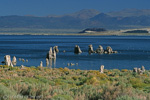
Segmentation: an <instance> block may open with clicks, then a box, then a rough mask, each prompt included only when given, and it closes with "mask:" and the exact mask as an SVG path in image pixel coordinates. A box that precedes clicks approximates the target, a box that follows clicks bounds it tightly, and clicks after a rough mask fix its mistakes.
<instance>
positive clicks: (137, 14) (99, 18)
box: [0, 9, 150, 29]
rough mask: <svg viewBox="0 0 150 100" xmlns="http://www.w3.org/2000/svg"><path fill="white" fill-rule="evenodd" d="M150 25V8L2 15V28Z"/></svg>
mask: <svg viewBox="0 0 150 100" xmlns="http://www.w3.org/2000/svg"><path fill="white" fill-rule="evenodd" d="M149 26H150V9H124V10H121V11H114V12H108V13H102V12H99V11H97V10H94V9H84V10H80V11H78V12H75V13H72V14H66V15H60V16H58V15H48V16H43V17H39V16H31V15H30V16H18V15H10V16H0V28H44V29H84V28H106V29H125V28H141V27H149Z"/></svg>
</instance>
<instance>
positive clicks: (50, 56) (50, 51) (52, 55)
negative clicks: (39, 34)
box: [46, 47, 56, 59]
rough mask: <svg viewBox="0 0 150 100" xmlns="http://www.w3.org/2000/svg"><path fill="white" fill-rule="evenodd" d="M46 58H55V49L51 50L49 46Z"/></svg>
mask: <svg viewBox="0 0 150 100" xmlns="http://www.w3.org/2000/svg"><path fill="white" fill-rule="evenodd" d="M46 58H47V59H55V58H56V51H55V50H52V47H50V50H49V52H48V53H47V57H46Z"/></svg>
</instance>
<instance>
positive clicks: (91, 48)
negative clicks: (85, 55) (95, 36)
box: [88, 44, 94, 54]
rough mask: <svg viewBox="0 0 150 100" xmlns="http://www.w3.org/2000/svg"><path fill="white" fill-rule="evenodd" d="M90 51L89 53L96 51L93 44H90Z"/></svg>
mask: <svg viewBox="0 0 150 100" xmlns="http://www.w3.org/2000/svg"><path fill="white" fill-rule="evenodd" d="M88 52H89V54H91V53H94V50H93V46H92V44H90V45H89V49H88Z"/></svg>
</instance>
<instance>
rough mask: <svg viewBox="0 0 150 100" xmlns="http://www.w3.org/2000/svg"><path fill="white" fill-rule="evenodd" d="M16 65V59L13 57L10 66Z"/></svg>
mask: <svg viewBox="0 0 150 100" xmlns="http://www.w3.org/2000/svg"><path fill="white" fill-rule="evenodd" d="M16 63H17V59H16V57H15V56H14V57H13V60H12V64H13V65H16Z"/></svg>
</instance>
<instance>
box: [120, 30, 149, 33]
mask: <svg viewBox="0 0 150 100" xmlns="http://www.w3.org/2000/svg"><path fill="white" fill-rule="evenodd" d="M123 33H150V32H149V31H147V30H130V31H126V32H123Z"/></svg>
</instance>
